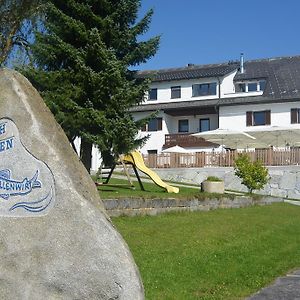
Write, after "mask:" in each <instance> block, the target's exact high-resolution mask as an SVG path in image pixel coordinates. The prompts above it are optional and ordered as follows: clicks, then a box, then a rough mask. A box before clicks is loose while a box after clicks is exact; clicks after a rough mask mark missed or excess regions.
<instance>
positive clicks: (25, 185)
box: [0, 169, 42, 200]
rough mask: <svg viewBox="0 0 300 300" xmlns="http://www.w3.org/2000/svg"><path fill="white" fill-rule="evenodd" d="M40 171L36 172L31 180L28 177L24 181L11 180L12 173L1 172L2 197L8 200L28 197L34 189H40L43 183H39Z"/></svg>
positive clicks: (0, 189) (0, 195) (0, 187)
mask: <svg viewBox="0 0 300 300" xmlns="http://www.w3.org/2000/svg"><path fill="white" fill-rule="evenodd" d="M38 175H39V171H36V172H35V174H34V175H33V177H32V178H31V179H28V178H27V177H26V178H24V179H23V180H22V181H17V180H13V179H11V171H10V170H8V169H6V170H0V197H1V198H3V199H5V200H8V198H9V197H10V196H17V195H26V194H29V193H31V191H32V189H34V188H40V187H41V186H42V184H41V182H40V181H38Z"/></svg>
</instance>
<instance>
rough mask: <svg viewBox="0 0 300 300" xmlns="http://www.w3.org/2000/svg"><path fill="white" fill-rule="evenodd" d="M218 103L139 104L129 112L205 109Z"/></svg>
mask: <svg viewBox="0 0 300 300" xmlns="http://www.w3.org/2000/svg"><path fill="white" fill-rule="evenodd" d="M218 103H219V99H212V100H201V101H199V100H193V101H178V102H166V103H156V104H154V103H151V104H141V105H137V106H133V107H132V108H131V109H130V111H132V112H138V111H157V110H166V109H173V108H175V109H181V108H191V107H195V108H196V107H199V106H201V107H205V106H215V105H217V104H218Z"/></svg>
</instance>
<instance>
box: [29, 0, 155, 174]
mask: <svg viewBox="0 0 300 300" xmlns="http://www.w3.org/2000/svg"><path fill="white" fill-rule="evenodd" d="M140 4H141V3H140V0H64V1H61V0H51V1H50V3H48V4H47V9H46V10H45V11H46V17H45V24H44V25H45V27H44V30H43V32H39V33H37V34H36V40H35V42H34V44H33V45H32V54H33V59H34V62H35V64H34V66H31V67H29V68H27V69H25V70H24V73H25V75H26V76H27V77H28V78H29V79H30V80H31V82H32V83H33V85H34V86H35V87H36V88H37V89H38V90H39V91H40V92H41V93H42V95H43V97H44V99H45V101H46V103H47V104H48V106H49V107H50V109H51V110H52V112H53V113H54V115H55V117H56V119H57V121H58V122H59V123H60V124H61V126H62V127H63V129H64V130H65V132H66V134H67V136H68V138H69V140H70V142H73V141H74V139H75V137H76V136H79V137H81V153H80V155H81V158H82V161H83V163H84V165H85V166H86V168H87V169H88V170H89V169H90V166H91V150H92V144H93V143H94V144H97V145H98V146H99V149H100V151H101V153H102V155H103V157H104V159H105V160H106V161H108V160H109V158H112V157H117V156H118V154H120V153H126V152H128V151H130V150H132V149H133V148H134V147H136V143H137V142H141V141H136V140H135V136H136V134H137V132H138V129H139V128H140V126H141V124H140V122H135V121H134V120H133V118H132V116H131V114H130V113H129V111H128V109H129V108H130V107H131V106H133V105H135V104H138V103H139V102H140V101H141V100H142V99H143V96H144V93H145V91H146V90H147V89H148V82H147V81H145V80H143V79H138V78H137V77H136V76H135V71H131V70H130V68H132V67H134V66H137V65H139V64H140V63H143V62H146V61H147V60H148V59H149V58H150V57H152V56H153V55H154V54H155V53H156V51H157V48H158V45H159V37H154V38H151V39H149V40H148V41H139V40H138V38H139V36H140V35H142V34H143V33H145V32H146V31H147V30H148V27H149V24H150V21H151V17H152V13H153V12H152V10H150V11H149V12H148V13H147V14H146V15H145V16H144V17H143V18H142V19H141V20H140V21H139V22H137V17H138V10H139V8H140Z"/></svg>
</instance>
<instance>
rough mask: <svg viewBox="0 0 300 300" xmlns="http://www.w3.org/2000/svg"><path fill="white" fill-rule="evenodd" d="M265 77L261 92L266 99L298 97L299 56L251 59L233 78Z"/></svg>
mask: <svg viewBox="0 0 300 300" xmlns="http://www.w3.org/2000/svg"><path fill="white" fill-rule="evenodd" d="M259 78H265V79H266V80H267V85H266V88H265V91H264V94H263V98H264V100H267V99H292V98H295V97H300V56H291V57H279V58H270V59H262V60H253V61H249V62H246V63H245V72H244V73H243V74H240V73H237V74H236V76H235V78H234V80H235V81H240V80H251V79H259Z"/></svg>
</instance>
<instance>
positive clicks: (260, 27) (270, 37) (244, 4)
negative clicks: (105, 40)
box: [139, 0, 300, 70]
mask: <svg viewBox="0 0 300 300" xmlns="http://www.w3.org/2000/svg"><path fill="white" fill-rule="evenodd" d="M150 8H153V9H154V15H153V18H152V23H151V25H150V29H149V31H148V32H147V34H145V35H144V37H143V39H144V38H149V37H151V36H155V35H161V44H160V49H159V51H158V52H157V54H156V55H155V57H154V58H152V59H151V60H149V61H148V62H147V63H146V64H143V65H141V66H139V69H142V70H144V69H161V68H170V67H180V66H185V65H186V64H188V63H194V64H209V63H219V62H227V61H229V60H236V59H239V56H240V53H241V52H243V53H244V57H245V60H247V59H258V58H267V57H278V56H289V55H300V1H299V0H273V1H272V0H251V1H243V0H239V1H238V0H142V8H141V10H140V13H141V15H142V14H144V13H145V12H146V11H147V10H148V9H150Z"/></svg>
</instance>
